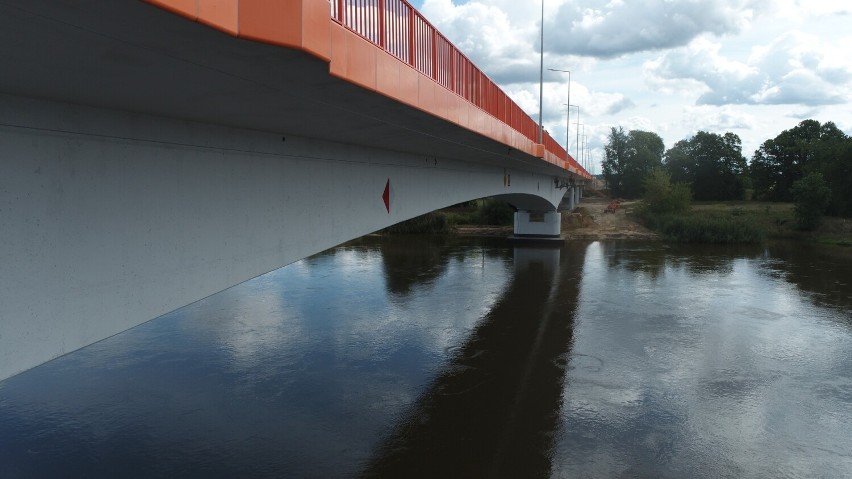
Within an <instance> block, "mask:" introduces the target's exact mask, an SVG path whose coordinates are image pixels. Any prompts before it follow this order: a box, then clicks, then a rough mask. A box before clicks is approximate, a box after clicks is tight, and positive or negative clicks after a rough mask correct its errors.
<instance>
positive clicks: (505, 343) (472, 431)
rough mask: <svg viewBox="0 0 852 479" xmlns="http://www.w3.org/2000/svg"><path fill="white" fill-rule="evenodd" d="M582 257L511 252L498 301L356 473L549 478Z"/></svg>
mask: <svg viewBox="0 0 852 479" xmlns="http://www.w3.org/2000/svg"><path fill="white" fill-rule="evenodd" d="M584 254H585V248H584V247H577V246H569V247H565V248H564V249H561V250H560V249H537V248H528V247H518V248H515V250H514V258H515V260H514V261H515V274H514V279H513V281H512V283H511V285H510V286H509V287H508V289H507V290H506V292H505V294H504V295H503V297H502V299H501V300H500V301H499V302H498V303H497V304H495V305H494V307H493V308H492V309H491V311H490V312H489V313H488V314H487V315H486V317H484V318H483V319H482V321H481V322H480V323H479V325H478V326H477V327H476V329H475V330H474V331H473V332H472V334H471V336H470V337H469V338H468V339H467V340H466V341H465V343H464V344H463V345H462V346H461V347H460V348H459V349H458V350H457V351H456V353H455V354H454V356H453V357H452V358H451V359H450V363H449V364H448V365H447V366H446V367H444V368H443V370H442V372H441V373H440V374H439V375H438V377H437V378H436V379H435V380H434V381H433V382H432V383H431V384H430V386H429V388H428V389H427V390H426V392H425V393H423V394H422V395H421V396H420V398H419V399H418V401H417V402H416V404H415V405H414V406H413V407H412V409H411V410H410V411H409V412H408V413H406V414H405V415H404V416H403V418H402V420H401V421H400V422H399V423H398V424H397V425H396V426H395V427H394V428H393V430H392V432H391V433H390V436H389V437H388V438H387V439H386V440H385V441H384V443H383V444H382V445H381V446H380V447H379V448H378V450H377V451H376V453H375V456H374V457H373V459H372V460H370V461H369V463H368V464H367V465H366V467H365V470H364V471H363V474H362V477H368V478H370V477H547V476H548V475H549V473H550V469H551V453H552V449H553V447H554V436H555V433H556V429H557V427H558V424H559V413H560V398H561V392H562V388H563V385H564V380H565V369H566V366H567V361H568V358H569V356H570V349H571V344H572V331H573V323H574V314H575V310H576V307H577V298H578V296H579V279H580V275H581V273H582V271H581V269H582V265H583V259H584ZM412 269H414V268H412Z"/></svg>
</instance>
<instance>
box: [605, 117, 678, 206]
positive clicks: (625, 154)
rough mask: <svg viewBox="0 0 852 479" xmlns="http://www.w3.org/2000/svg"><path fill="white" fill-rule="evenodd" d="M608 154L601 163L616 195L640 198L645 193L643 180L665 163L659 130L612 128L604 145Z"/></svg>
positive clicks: (663, 147)
mask: <svg viewBox="0 0 852 479" xmlns="http://www.w3.org/2000/svg"><path fill="white" fill-rule="evenodd" d="M604 151H605V155H606V157H605V158H604V161H603V164H602V165H601V167H602V170H603V175H604V179H605V180H606V182H607V184H608V185H609V188H610V191H612V193H613V194H614V195H616V196H624V197H629V198H637V197H639V196H641V195H642V192H643V189H644V188H643V185H642V180H643V179H644V178H645V176H646V175H647V174H648V173H649V172H650V171H651V170H652V169H654V168H655V167H658V166H660V165H662V158H663V151H665V146H664V145H663V139H662V138H660V136H659V135H657V134H656V133H652V132H648V131H641V130H631V131H630V132H629V133H625V132H624V128H622V127H618V128H617V129H616V128H614V127H613V128H612V129H611V130H610V134H609V141H608V142H607V144H606V145H605V146H604Z"/></svg>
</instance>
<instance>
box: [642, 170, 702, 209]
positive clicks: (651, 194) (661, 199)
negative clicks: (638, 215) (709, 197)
mask: <svg viewBox="0 0 852 479" xmlns="http://www.w3.org/2000/svg"><path fill="white" fill-rule="evenodd" d="M642 183H643V185H644V187H645V195H644V196H643V197H642V205H641V207H640V210H642V213H643V214H656V215H659V214H673V213H683V212H685V211H687V210H688V209H689V203H690V202H691V201H692V192H691V191H690V189H689V187H688V186H686V185H685V184H683V183H675V184H672V183H671V176H670V175H669V174H668V173H667V172H666V171H665V170H663V169H662V168H655V169H653V170H651V172H650V173H648V175H647V176H645V179H644V180H643V181H642Z"/></svg>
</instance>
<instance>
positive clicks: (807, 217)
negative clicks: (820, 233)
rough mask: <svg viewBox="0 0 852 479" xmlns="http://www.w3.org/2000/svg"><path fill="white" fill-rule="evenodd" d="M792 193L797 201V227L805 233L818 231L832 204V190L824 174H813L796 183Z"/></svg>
mask: <svg viewBox="0 0 852 479" xmlns="http://www.w3.org/2000/svg"><path fill="white" fill-rule="evenodd" d="M791 193H792V194H793V198H795V200H796V206H795V213H796V226H798V228H799V229H800V230H805V231H810V230H814V229H816V227H817V226H819V223H820V221H821V220H822V215H823V213H825V209H826V208H827V207H828V204H829V203H830V202H831V190H830V189H829V188H828V186H826V184H825V180H824V179H823V177H822V174H820V173H811V174H809V175H807V176H805V177H804V178H802V179H801V180H799V181H796V182H795V183H793V189H792V190H791Z"/></svg>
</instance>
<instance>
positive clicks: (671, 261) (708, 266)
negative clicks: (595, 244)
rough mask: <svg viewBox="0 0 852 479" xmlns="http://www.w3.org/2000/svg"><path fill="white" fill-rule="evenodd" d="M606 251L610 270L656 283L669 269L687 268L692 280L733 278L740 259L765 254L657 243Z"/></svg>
mask: <svg viewBox="0 0 852 479" xmlns="http://www.w3.org/2000/svg"><path fill="white" fill-rule="evenodd" d="M602 248H603V251H604V254H605V256H606V259H607V266H609V268H625V269H626V270H628V271H630V272H633V273H645V274H647V275H649V276H650V278H651V279H652V280H656V279H657V278H658V277H659V276H660V275H661V274H662V273H664V272H665V270H666V268H684V269H685V270H686V271H687V272H688V273H689V274H690V275H692V276H701V275H705V274H723V275H724V274H730V273H731V272H733V265H734V260H735V259H737V258H756V257H758V256H760V254H761V253H762V252H763V248H762V247H761V246H755V245H704V244H673V245H664V244H662V243H656V242H648V243H644V242H641V243H640V242H631V243H623V242H605V243H602Z"/></svg>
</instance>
